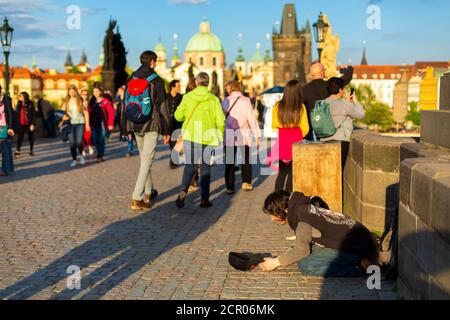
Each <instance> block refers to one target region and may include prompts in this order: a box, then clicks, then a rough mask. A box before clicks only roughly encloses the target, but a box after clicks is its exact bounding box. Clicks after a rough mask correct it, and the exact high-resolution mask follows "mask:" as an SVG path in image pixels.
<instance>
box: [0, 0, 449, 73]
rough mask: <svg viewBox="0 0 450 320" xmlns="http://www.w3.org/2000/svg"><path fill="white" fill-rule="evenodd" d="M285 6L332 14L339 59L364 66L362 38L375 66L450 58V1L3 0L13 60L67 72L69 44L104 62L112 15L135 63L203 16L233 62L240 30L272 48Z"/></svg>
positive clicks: (250, 42) (76, 54)
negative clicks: (71, 11) (72, 22)
mask: <svg viewBox="0 0 450 320" xmlns="http://www.w3.org/2000/svg"><path fill="white" fill-rule="evenodd" d="M285 3H295V4H296V7H297V15H298V20H299V25H300V27H301V26H303V25H304V24H305V22H306V19H310V20H311V21H312V22H314V21H316V20H317V16H318V14H319V13H320V11H323V12H324V13H327V14H328V16H329V19H330V21H331V23H332V26H333V30H334V33H337V34H339V35H340V37H341V50H340V53H339V55H338V61H339V62H342V63H348V62H349V60H351V61H352V62H353V63H359V62H360V61H361V55H362V47H363V41H366V47H367V56H368V60H369V63H370V64H403V63H414V62H415V61H424V60H443V61H446V60H449V59H450V36H449V35H448V30H450V19H449V18H448V12H450V1H449V0H409V1H407V0H345V1H336V0H291V1H284V0H126V1H123V0H108V1H107V0H96V1H92V0H89V1H88V0H58V1H56V0H0V16H4V15H7V16H8V17H10V20H11V21H10V24H11V25H12V26H13V27H14V28H15V29H16V32H15V35H14V41H13V49H12V54H11V62H12V64H13V65H24V64H28V65H30V64H31V63H32V60H33V56H36V59H37V63H38V66H39V67H41V68H45V67H52V68H57V69H61V68H62V65H63V63H64V58H65V55H66V52H67V49H68V48H71V49H72V52H73V58H74V60H75V61H74V62H76V63H78V61H79V59H80V55H81V50H82V49H83V48H85V49H86V51H87V54H88V59H89V62H90V63H91V64H92V65H97V63H98V56H99V54H100V49H101V47H102V43H103V37H104V33H105V30H106V28H107V25H108V21H109V19H110V17H113V18H114V19H116V20H118V24H119V27H120V32H121V34H122V37H123V41H124V43H125V46H126V47H127V49H128V52H129V54H128V62H129V65H130V66H132V67H136V66H137V61H138V56H139V54H140V52H142V51H143V50H146V49H152V48H153V47H154V46H155V45H156V43H157V42H158V38H159V37H161V39H162V41H163V43H164V44H165V45H166V47H167V48H169V49H171V47H172V46H173V41H172V35H173V33H177V34H178V35H179V39H178V46H179V48H180V50H181V51H182V50H183V49H184V47H185V46H186V43H187V41H188V40H189V38H190V37H191V36H192V35H193V34H195V33H196V32H198V26H199V23H200V22H201V21H202V19H203V18H204V17H206V18H207V19H208V20H209V21H210V22H211V25H212V31H213V32H214V33H215V34H217V35H218V36H219V37H220V38H221V39H222V42H223V45H224V47H225V50H226V55H227V64H231V62H232V61H233V60H234V59H235V57H236V55H237V49H238V47H239V41H238V34H239V33H240V32H242V33H243V36H244V37H243V44H242V46H243V49H244V54H245V56H246V57H247V58H250V57H251V56H252V55H253V53H254V52H255V50H256V49H255V47H256V43H257V42H260V43H261V44H262V47H263V48H265V44H266V40H265V35H266V34H267V33H271V32H272V30H273V27H274V25H275V23H276V21H280V20H281V15H282V10H283V5H284V4H285ZM371 4H375V5H378V6H379V7H380V9H381V29H380V30H369V29H368V28H367V24H366V22H367V19H368V18H369V14H367V12H366V11H367V8H368V6H369V5H371ZM70 5H78V6H79V7H80V8H82V15H81V29H80V30H69V29H67V27H66V20H67V18H68V16H69V15H68V14H67V13H66V8H67V7H68V6H70ZM170 52H171V50H169V53H170ZM315 57H316V51H315V50H314V55H313V58H315ZM0 60H3V59H2V58H0Z"/></svg>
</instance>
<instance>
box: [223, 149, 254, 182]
mask: <svg viewBox="0 0 450 320" xmlns="http://www.w3.org/2000/svg"><path fill="white" fill-rule="evenodd" d="M239 148H240V150H241V153H242V152H243V151H244V152H245V161H244V163H242V164H241V173H242V182H243V183H249V184H251V183H252V165H251V164H250V147H248V146H245V148H242V147H239ZM237 151H238V147H233V146H227V147H225V163H226V166H225V183H226V185H227V189H228V190H234V178H235V171H236V156H237ZM227 155H228V156H227Z"/></svg>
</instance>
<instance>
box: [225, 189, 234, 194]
mask: <svg viewBox="0 0 450 320" xmlns="http://www.w3.org/2000/svg"><path fill="white" fill-rule="evenodd" d="M234 193H235V191H234V190H231V189H227V194H229V195H233V194H234Z"/></svg>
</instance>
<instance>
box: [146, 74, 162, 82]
mask: <svg viewBox="0 0 450 320" xmlns="http://www.w3.org/2000/svg"><path fill="white" fill-rule="evenodd" d="M158 77H159V76H158V74H156V73H154V74H152V75H151V76H150V77H148V78H147V81H148V82H152V81H153V80H155V79H156V78H158Z"/></svg>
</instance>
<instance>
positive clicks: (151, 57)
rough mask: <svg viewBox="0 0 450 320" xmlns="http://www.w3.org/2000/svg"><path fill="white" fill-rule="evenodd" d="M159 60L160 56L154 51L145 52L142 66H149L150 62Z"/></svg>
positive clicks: (142, 55)
mask: <svg viewBox="0 0 450 320" xmlns="http://www.w3.org/2000/svg"><path fill="white" fill-rule="evenodd" d="M156 60H158V56H157V55H156V53H154V52H153V51H144V52H142V54H141V64H142V65H143V66H149V65H150V62H152V61H156Z"/></svg>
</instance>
